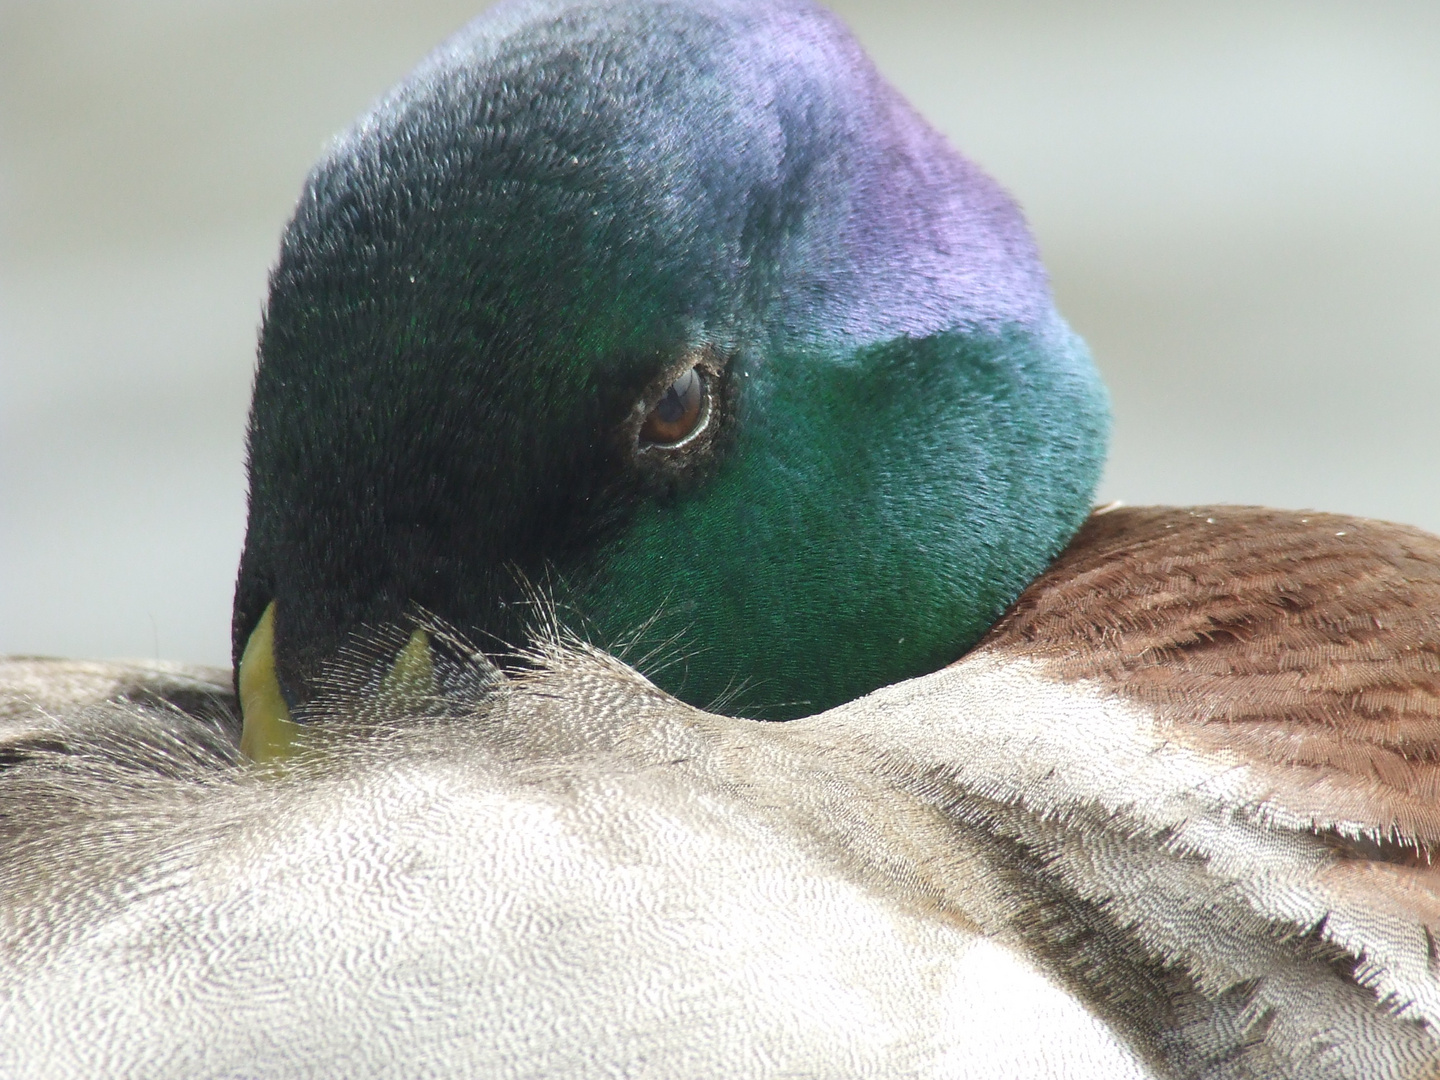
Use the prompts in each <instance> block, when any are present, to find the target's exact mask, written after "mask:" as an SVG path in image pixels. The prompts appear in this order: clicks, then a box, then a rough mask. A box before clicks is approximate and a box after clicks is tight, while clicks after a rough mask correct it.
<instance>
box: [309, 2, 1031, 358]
mask: <svg viewBox="0 0 1440 1080" xmlns="http://www.w3.org/2000/svg"><path fill="white" fill-rule="evenodd" d="M582 51H584V52H588V53H590V54H593V55H591V56H589V57H587V58H586V61H585V63H584V64H582V65H580V67H579V68H578V70H580V71H583V72H585V73H586V74H587V76H588V79H589V82H588V84H586V83H585V82H584V81H581V82H577V83H576V85H574V87H573V97H574V101H573V103H572V105H573V107H570V108H568V110H567V112H566V113H564V114H560V113H550V114H547V115H545V116H543V117H539V118H538V119H539V123H538V124H537V125H536V126H537V128H540V129H543V137H544V138H545V139H546V140H547V143H548V144H549V148H550V149H553V150H555V151H556V152H558V153H559V154H561V155H563V154H564V153H565V152H566V151H567V149H569V148H570V147H583V146H586V145H587V137H589V136H590V135H593V132H587V131H585V130H583V128H584V127H585V125H593V126H594V128H595V129H596V130H604V131H605V132H606V137H607V138H608V139H609V140H610V145H607V146H605V147H601V148H598V149H597V148H596V147H594V146H593V145H590V147H589V149H590V150H591V151H592V154H591V156H589V157H585V164H586V165H587V166H591V167H595V168H596V170H597V171H596V172H595V173H594V174H592V177H591V181H590V182H592V183H595V182H599V183H601V184H603V183H605V182H607V179H608V180H609V182H612V183H615V184H616V190H617V194H616V198H617V199H628V200H630V201H631V202H632V203H633V202H636V201H638V202H640V204H641V205H638V206H635V205H631V206H626V207H625V208H624V210H625V212H624V215H623V216H624V217H626V218H627V219H628V222H627V223H626V228H628V229H629V230H630V231H631V234H630V235H625V236H623V237H622V238H621V239H620V240H619V241H618V242H616V243H615V245H614V246H615V247H616V249H617V250H618V249H619V248H621V247H625V246H629V247H631V248H635V247H638V246H640V243H639V241H638V240H636V237H642V236H643V235H644V234H646V233H647V232H648V233H650V234H651V235H650V239H651V241H652V243H653V246H654V247H655V248H657V249H661V250H664V251H666V252H667V253H668V255H669V256H670V257H672V258H674V259H676V260H677V261H679V260H681V259H684V258H686V257H688V259H689V261H690V262H691V263H692V264H693V265H692V267H691V271H690V273H689V274H686V275H684V276H687V277H693V276H694V275H695V274H702V275H703V274H705V273H707V272H710V273H713V274H714V275H715V276H716V278H717V279H718V278H720V277H723V276H724V275H725V274H727V273H729V274H733V273H735V272H736V271H737V270H738V271H739V272H740V273H741V274H743V275H744V276H745V277H746V278H747V279H751V280H749V281H747V283H746V285H745V286H744V287H743V291H744V292H745V293H747V294H748V296H747V299H748V300H749V301H750V303H749V304H747V305H745V306H747V307H749V309H750V310H751V311H752V312H753V313H754V314H755V315H756V316H758V319H759V322H760V323H761V324H762V325H763V327H764V332H765V334H766V336H768V337H769V338H770V340H771V341H772V342H773V343H774V344H775V345H777V346H780V347H787V346H791V347H813V346H819V347H828V348H835V347H837V346H838V347H840V348H846V347H853V346H860V345H867V344H872V343H875V342H880V341H886V340H890V339H893V338H896V337H900V336H909V337H924V336H927V335H929V334H932V333H936V332H940V331H945V330H950V329H957V328H959V329H989V330H999V329H1002V328H1006V327H1020V328H1024V329H1027V330H1030V331H1032V332H1037V333H1042V334H1045V333H1047V332H1049V331H1050V330H1052V329H1053V328H1054V327H1055V326H1057V325H1058V317H1057V316H1056V315H1055V314H1054V311H1053V308H1052V305H1051V300H1050V296H1049V287H1048V281H1047V278H1046V275H1045V271H1044V269H1043V267H1042V266H1041V264H1040V261H1039V257H1038V254H1037V252H1036V249H1035V245H1034V242H1033V240H1032V239H1031V237H1030V234H1029V231H1028V229H1027V228H1026V225H1025V222H1024V219H1023V217H1022V216H1021V214H1020V212H1019V210H1018V208H1017V207H1016V206H1015V204H1014V202H1013V201H1012V200H1011V199H1010V198H1009V196H1008V195H1007V194H1006V193H1005V192H1004V191H1003V190H1002V189H1001V188H1000V187H999V185H997V184H996V183H995V182H994V181H993V180H991V179H990V178H989V177H988V176H986V175H985V173H983V172H982V171H981V170H980V169H979V168H978V167H976V166H975V165H974V164H972V163H971V162H969V161H968V160H966V159H965V158H964V157H962V156H961V155H960V154H959V153H957V152H956V150H955V149H954V148H953V147H951V146H950V145H949V143H948V142H947V140H946V139H945V138H944V136H942V135H941V134H940V133H938V132H937V131H935V129H934V128H932V127H931V126H930V125H929V124H928V123H926V121H925V120H924V119H923V118H921V117H920V116H919V115H918V114H917V113H916V112H915V110H914V109H913V108H912V107H911V106H910V105H909V104H908V103H907V102H906V101H905V100H904V99H903V98H902V97H901V96H900V94H899V93H898V92H897V91H896V90H895V89H894V88H893V87H891V86H890V85H889V84H888V83H887V82H886V81H885V80H884V79H883V78H882V77H881V76H880V74H879V72H877V71H876V69H875V67H874V65H873V64H872V63H871V61H870V59H869V57H867V56H866V55H865V53H864V51H863V50H862V49H861V47H860V45H859V43H858V42H857V41H856V40H855V39H854V37H853V36H852V35H851V34H850V33H849V31H848V30H847V29H846V28H845V27H844V26H843V25H842V24H841V22H840V20H839V19H837V18H836V17H835V16H834V15H832V14H831V13H829V12H828V11H825V10H824V9H822V8H820V7H819V6H817V5H815V4H813V3H810V2H808V0H763V2H755V3H750V2H744V0H510V2H506V3H502V4H500V5H498V6H497V7H496V8H494V9H492V10H491V11H489V12H487V13H486V14H485V15H483V16H481V17H480V18H478V19H476V20H475V21H473V22H472V23H470V24H469V25H468V26H467V27H465V28H464V29H463V30H461V31H460V32H459V33H457V34H456V35H454V36H453V37H451V38H450V39H449V40H447V41H446V42H445V43H443V44H442V45H441V46H440V47H439V48H438V49H437V50H436V51H435V52H434V53H433V54H432V55H431V56H430V57H429V58H428V59H427V60H426V61H425V62H424V63H423V64H422V65H421V66H420V67H419V68H417V69H416V71H415V72H414V73H413V74H412V75H411V76H410V78H409V79H407V80H406V82H405V83H404V84H402V85H401V86H400V87H398V88H397V89H396V90H395V91H394V92H392V94H391V95H389V96H388V97H387V98H386V99H384V100H383V101H382V102H381V103H380V104H379V106H378V107H377V109H376V111H375V112H374V113H372V114H371V115H370V116H368V117H366V118H364V119H362V120H361V121H360V122H359V124H357V125H356V127H355V128H353V129H352V130H351V131H350V132H349V133H348V134H347V135H346V136H344V137H342V138H341V139H340V140H339V141H338V142H337V145H336V147H335V148H334V151H333V152H332V156H331V159H330V160H331V161H332V162H334V161H337V159H343V158H344V157H347V156H348V157H351V158H352V159H353V158H355V157H357V156H358V157H364V156H365V155H366V152H367V150H368V151H369V152H370V153H371V154H373V153H374V152H375V146H376V143H375V142H374V141H373V140H375V139H377V138H385V137H390V138H392V139H393V137H394V135H395V133H396V129H397V128H398V127H403V126H404V124H405V119H406V117H407V115H414V114H415V113H416V112H417V111H418V112H420V113H422V114H428V115H429V117H430V118H431V119H432V121H433V116H434V115H435V114H436V113H437V112H440V113H444V112H446V111H448V112H449V113H450V114H451V115H450V116H449V117H448V118H449V119H450V120H451V121H452V122H456V121H458V122H462V123H463V122H464V119H465V117H466V115H467V114H468V116H470V117H471V118H472V119H473V122H475V123H476V124H477V125H479V126H480V127H484V126H485V124H486V123H487V122H489V120H490V119H491V118H492V112H491V111H490V110H489V109H488V107H487V103H486V96H487V95H491V96H493V95H494V94H496V92H497V88H501V87H505V86H508V85H513V79H512V77H511V76H512V75H515V76H519V77H521V78H531V77H533V73H534V72H535V71H536V70H539V69H542V68H544V67H545V66H546V65H552V66H553V65H555V64H556V63H557V58H563V57H565V56H566V55H567V54H568V55H570V56H574V55H577V54H579V53H581V52H582ZM572 62H573V61H572ZM639 84H646V85H647V87H648V89H641V90H639V91H638V92H637V86H638V85H639ZM457 103H463V104H457ZM620 110H624V111H625V115H623V117H620V118H619V119H620V121H621V122H620V123H619V124H618V125H617V124H616V123H614V121H615V120H616V117H615V116H613V115H607V113H609V112H611V111H620ZM529 119H531V120H535V119H536V118H535V117H530V118H529ZM507 122H508V121H507ZM567 125H568V127H567ZM528 135H529V137H531V138H533V137H535V135H536V132H535V131H533V130H532V131H531V132H529V133H528ZM485 137H486V138H487V139H489V140H490V141H491V142H494V140H495V133H494V132H493V131H488V130H487V131H486V132H485ZM460 138H461V139H463V138H464V136H463V135H461V136H460ZM367 144H368V146H367ZM584 155H585V151H583V150H581V151H578V154H577V157H576V159H575V160H577V161H579V160H580V158H581V157H584ZM607 159H608V160H607ZM322 167H323V166H322ZM607 173H608V177H607V175H606V174H607ZM624 181H629V183H624ZM622 184H623V187H624V188H625V190H623V191H621V190H620V188H621V186H622ZM767 206H768V207H770V210H769V211H768V212H769V213H770V214H771V216H772V218H773V220H771V221H769V222H767V223H763V225H764V228H765V230H766V231H767V232H768V234H769V241H768V243H767V244H761V245H758V246H757V245H756V244H754V243H753V237H752V236H751V235H750V234H749V233H748V232H747V230H749V229H751V228H752V227H753V226H754V224H755V222H756V215H757V213H759V214H761V215H762V216H763V214H764V213H766V212H767V211H766V209H765V208H766V207H767ZM757 208H758V210H757ZM787 214H788V215H795V216H794V217H793V218H787V216H786V215H787ZM614 235H616V234H615V233H613V232H612V236H614ZM707 253H708V257H711V258H712V259H713V262H712V265H711V267H710V269H708V270H707V268H706V266H705V260H706V258H707ZM620 258H624V255H623V253H622V254H621V255H620ZM756 258H759V259H761V260H763V261H765V262H767V263H768V264H769V265H768V267H767V268H765V269H764V272H757V271H756V268H755V267H754V266H753V265H747V266H745V267H744V268H743V269H742V268H741V267H740V266H739V265H738V264H740V263H753V262H754V261H755V259H756ZM497 269H498V268H497ZM756 278H760V279H764V280H767V281H770V282H772V283H773V284H774V286H775V287H774V288H773V289H772V290H770V291H769V293H768V294H765V295H756V289H755V285H754V279H756ZM730 299H731V303H730V304H725V305H716V306H717V307H733V306H734V301H735V300H736V299H737V298H736V297H735V296H733V295H732V296H731V298H730ZM698 306H699V307H700V308H701V309H702V310H699V311H697V312H696V315H697V317H698V321H699V322H701V323H705V322H706V321H707V319H708V317H709V316H710V314H711V313H710V312H707V311H705V310H703V309H704V307H705V306H706V305H704V304H700V305H698Z"/></svg>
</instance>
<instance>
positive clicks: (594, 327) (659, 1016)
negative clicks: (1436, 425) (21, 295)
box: [0, 0, 1440, 1080]
mask: <svg viewBox="0 0 1440 1080" xmlns="http://www.w3.org/2000/svg"><path fill="white" fill-rule="evenodd" d="M1106 423H1107V406H1106V400H1105V395H1104V390H1103V387H1102V386H1101V384H1100V382H1099V380H1098V378H1097V376H1096V374H1095V372H1094V370H1093V367H1092V366H1091V364H1090V361H1089V358H1088V355H1087V354H1086V352H1085V349H1084V346H1083V345H1082V344H1081V343H1080V342H1079V340H1078V339H1077V338H1076V337H1075V336H1074V335H1073V334H1072V333H1071V332H1070V331H1069V330H1068V328H1067V327H1066V326H1065V324H1064V322H1063V321H1062V320H1061V319H1060V317H1059V316H1058V315H1057V314H1056V313H1055V311H1054V308H1053V305H1052V303H1051V300H1050V298H1049V294H1048V289H1047V287H1046V284H1045V278H1044V273H1043V270H1042V269H1041V267H1040V265H1039V262H1038V259H1037V257H1036V254H1035V250H1034V247H1033V244H1032V243H1031V241H1030V239H1029V237H1028V233H1027V232H1026V230H1025V227H1024V224H1023V222H1022V220H1021V218H1020V216H1019V214H1018V212H1017V211H1016V210H1015V208H1014V207H1013V205H1012V204H1011V203H1010V201H1009V200H1008V199H1007V198H1006V197H1005V196H1004V195H1003V193H1002V192H1001V191H1000V190H999V189H998V188H997V187H996V186H995V185H994V184H993V183H992V182H991V181H990V180H988V179H987V178H986V177H985V176H984V175H983V174H982V173H980V172H979V171H978V170H977V169H976V168H975V167H974V166H972V165H970V164H969V163H967V162H965V161H964V160H963V159H961V158H960V157H959V156H958V155H956V154H955V153H954V151H953V150H951V149H950V148H949V147H948V146H947V145H946V144H945V143H944V141H943V140H941V139H940V137H939V136H937V135H936V134H934V133H933V132H932V131H931V130H930V129H929V128H928V127H927V126H925V124H924V123H923V122H922V121H921V120H920V119H919V118H918V117H917V116H916V115H915V114H914V113H913V112H912V111H911V110H910V109H909V108H908V106H906V105H905V103H904V102H903V101H902V100H900V98H899V97H898V96H897V95H896V94H895V93H894V92H893V91H892V90H891V89H889V88H888V87H887V86H886V85H885V84H884V83H883V81H882V80H881V79H880V78H879V76H878V75H877V74H876V73H875V72H874V70H873V69H872V68H871V67H870V65H869V63H868V61H866V60H865V58H864V57H863V55H862V54H861V52H860V51H859V49H858V47H857V46H856V45H855V43H854V42H853V41H852V40H851V39H850V38H849V36H848V35H847V34H846V33H845V32H844V30H843V28H841V27H840V25H839V24H838V23H837V22H836V21H835V20H834V19H833V18H832V17H830V16H828V15H827V14H825V13H824V12H822V11H820V10H819V9H817V8H814V7H812V6H810V5H808V4H805V3H800V2H791V0H786V2H781V3H774V4H766V5H749V4H741V3H731V2H726V0H668V2H667V0H620V2H611V3H603V2H600V3H597V2H589V3H586V2H569V3H563V2H554V3H540V4H508V5H502V6H501V7H500V8H497V9H496V10H495V11H493V12H491V13H490V14H488V15H486V16H484V17H483V18H481V19H480V20H478V21H477V22H476V23H474V24H472V25H471V27H469V28H468V29H467V30H465V31H462V33H461V34H459V35H458V36H457V37H455V38H453V39H452V40H451V41H449V42H447V43H446V44H445V45H443V46H441V48H440V49H439V50H438V51H437V52H436V53H435V54H434V55H433V56H432V57H431V58H430V59H429V60H428V61H426V62H425V63H424V64H423V65H422V66H421V67H420V68H419V69H418V70H417V71H416V72H415V73H414V74H413V75H412V76H411V77H410V78H409V79H408V80H407V81H406V82H404V83H403V84H402V85H401V86H400V87H399V88H398V89H397V90H395V91H394V92H392V93H391V94H390V95H389V96H387V97H386V98H385V99H383V100H382V101H381V102H380V103H379V104H378V105H377V106H376V107H375V108H374V109H373V110H372V111H371V112H370V113H369V114H367V115H366V116H365V117H363V118H362V119H361V120H360V121H359V122H358V123H357V124H356V126H355V127H354V128H352V129H351V131H350V132H349V133H347V134H346V135H344V136H342V137H341V138H340V139H339V140H338V141H337V142H336V143H335V145H334V146H333V147H332V148H331V150H330V151H329V152H328V154H327V156H326V158H325V159H324V160H323V161H322V162H321V163H320V165H319V166H317V168H316V170H315V171H314V172H313V173H312V175H311V177H310V178H309V180H308V181H307V184H306V187H305V190H304V192H303V193H302V196H301V199H300V203H299V206H298V207H297V210H296V214H295V218H294V220H293V221H292V222H291V224H290V225H289V227H288V228H287V230H286V233H285V236H284V239H283V241H282V247H281V254H280V259H279V262H278V263H277V266H276V269H275V272H274V275H273V278H272V284H271V292H270V299H269V303H268V305H267V308H266V313H265V321H264V326H263V329H262V334H261V346H260V364H259V368H258V371H257V377H256V385H255V403H254V409H253V413H252V418H251V427H250V444H249V445H250V468H251V502H250V521H249V528H248V534H247V538H246V544H245V550H244V555H243V558H242V563H241V568H240V575H239V583H238V586H237V593H236V605H235V619H234V626H233V632H234V645H235V655H236V669H235V675H234V682H233V684H232V681H231V673H230V672H213V671H204V670H191V669H178V668H163V667H155V666H145V665H131V666H126V665H87V664H77V663H60V662H46V661H35V660H15V661H11V662H10V663H9V664H8V665H7V666H6V667H5V668H4V669H3V671H0V686H3V687H4V688H5V693H4V695H3V697H0V742H3V750H0V753H3V755H4V757H3V760H4V762H5V768H4V770H3V772H0V830H3V832H4V845H3V847H0V852H3V853H0V871H3V874H4V876H5V881H6V887H5V890H4V893H3V896H4V899H3V912H4V916H3V923H0V925H3V926H4V934H5V949H4V950H3V951H0V1072H3V1073H4V1074H5V1075H19V1076H24V1075H107V1076H146V1077H158V1076H185V1077H191V1076H236V1075H246V1076H285V1077H290V1076H296V1075H345V1076H414V1075H437V1076H473V1075H477V1074H478V1075H497V1076H535V1075H545V1076H550V1075H570V1076H589V1075H610V1074H619V1075H650V1074H656V1075H725V1076H727V1077H729V1076H775V1075H784V1074H799V1075H814V1076H847V1077H848V1076H857V1075H885V1076H893V1075H911V1076H981V1077H1000V1076H1017V1077H1019V1076H1023V1077H1045V1076H1054V1077H1060V1076H1070V1077H1093V1078H1096V1080H1099V1078H1102V1077H1103V1078H1110V1077H1177V1076H1186V1077H1190V1076H1195V1077H1248V1076H1260V1077H1315V1076H1339V1077H1345V1076H1353V1077H1383V1076H1396V1077H1398V1076H1427V1075H1433V1074H1434V1072H1435V1070H1436V1069H1437V1067H1440V1042H1437V1040H1436V1039H1435V1036H1434V1035H1433V1034H1432V1032H1433V1025H1434V1024H1435V1023H1436V1022H1437V1020H1440V992H1437V982H1436V980H1437V969H1440V962H1437V960H1436V955H1437V952H1436V947H1435V944H1434V936H1433V932H1432V930H1431V929H1430V927H1431V925H1432V924H1433V922H1434V918H1433V916H1432V912H1431V908H1432V907H1434V905H1435V904H1436V900H1435V894H1434V885H1433V883H1432V882H1431V877H1432V876H1433V875H1432V872H1431V870H1430V862H1429V852H1430V850H1431V849H1430V845H1431V843H1432V840H1433V838H1434V837H1435V836H1436V828H1437V822H1436V820H1435V811H1434V810H1432V806H1434V803H1435V792H1434V787H1435V779H1434V764H1433V761H1434V758H1435V744H1436V733H1437V719H1440V718H1437V710H1440V706H1437V702H1440V540H1437V539H1436V538H1434V537H1430V536H1428V535H1426V534H1423V533H1420V532H1418V531H1416V530H1411V529H1407V528H1405V527H1402V526H1394V525H1386V524H1383V523H1377V522H1369V521H1359V520H1352V519H1347V518H1338V517H1334V516H1328V515H1320V514H1305V515H1297V514H1288V513H1282V512H1278V511H1268V510H1258V509H1244V508H1202V509H1191V510H1184V509H1180V510H1176V509H1129V508H1118V509H1114V508H1112V509H1108V510H1106V511H1102V512H1098V513H1095V514H1091V513H1090V500H1091V498H1092V493H1093V489H1094V486H1095V481H1096V477H1097V474H1098V471H1099V468H1100V464H1101V460H1102V458H1103V453H1104V444H1105V432H1106ZM1077 529H1078V533H1077ZM1057 554H1058V558H1057V557H1056V556H1057ZM547 620H548V622H549V624H550V626H549V628H547V625H546V624H547ZM561 624H563V625H565V626H568V627H569V628H570V631H571V632H572V634H573V635H574V636H567V635H566V633H564V632H562V631H560V630H558V629H556V627H557V626H559V625H561ZM601 647H603V648H604V649H608V650H611V651H620V652H622V653H623V654H624V655H625V656H628V657H630V658H631V659H632V660H633V661H634V663H635V665H636V666H638V667H640V668H642V669H644V670H645V674H643V675H642V674H641V673H640V672H639V671H637V670H635V667H631V666H627V665H626V664H625V663H622V662H621V660H619V659H616V658H615V657H614V656H612V655H611V653H610V652H607V651H603V650H602V648H601ZM717 702H718V703H720V704H724V705H725V706H726V707H727V708H729V709H731V710H732V711H735V712H739V713H741V714H742V715H743V718H741V717H735V716H725V715H720V714H719V713H718V712H716V711H711V710H714V709H715V708H717ZM772 720H783V721H788V722H784V723H771V722H766V721H772ZM247 759H248V760H247ZM253 759H259V762H258V763H257V761H256V760H253Z"/></svg>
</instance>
